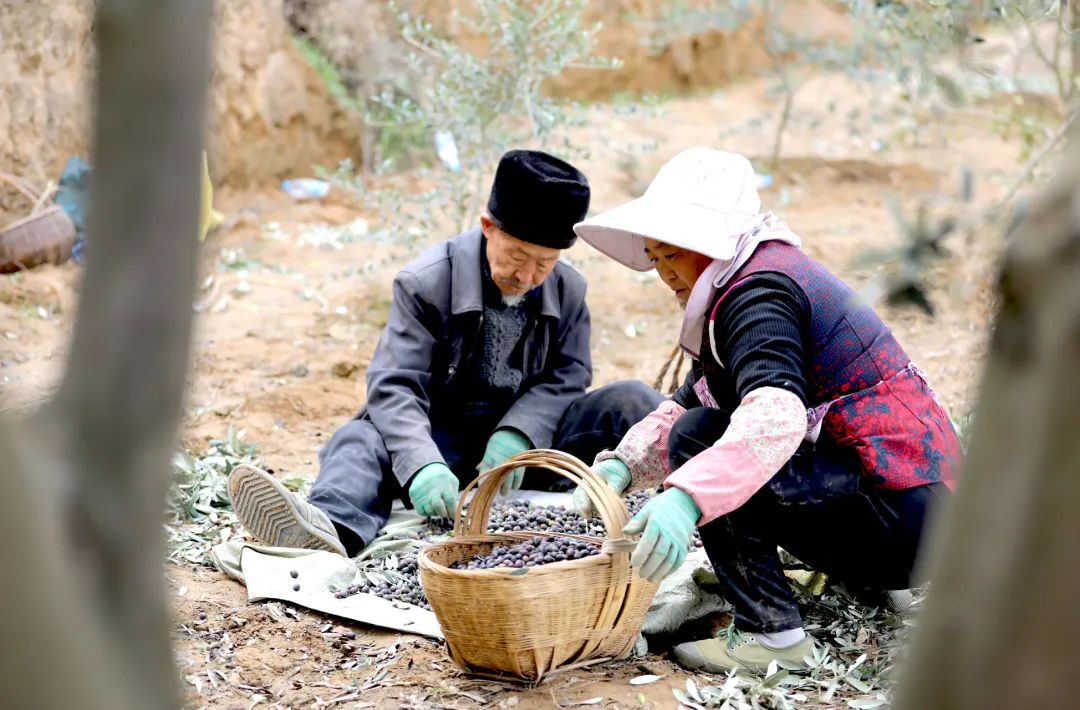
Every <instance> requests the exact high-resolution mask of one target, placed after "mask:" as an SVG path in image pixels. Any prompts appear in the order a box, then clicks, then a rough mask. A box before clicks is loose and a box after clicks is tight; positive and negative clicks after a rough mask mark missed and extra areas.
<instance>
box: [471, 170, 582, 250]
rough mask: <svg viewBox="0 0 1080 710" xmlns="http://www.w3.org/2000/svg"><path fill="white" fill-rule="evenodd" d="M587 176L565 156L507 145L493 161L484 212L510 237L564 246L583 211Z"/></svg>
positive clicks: (573, 237)
mask: <svg viewBox="0 0 1080 710" xmlns="http://www.w3.org/2000/svg"><path fill="white" fill-rule="evenodd" d="M589 195H590V193H589V181H588V180H586V179H585V176H584V175H583V174H582V173H581V171H580V170H578V169H577V168H575V167H574V166H573V165H571V164H570V163H567V162H566V161H563V160H559V159H558V158H556V157H555V156H552V155H548V154H547V153H543V152H541V151H538V150H511V151H507V153H506V155H504V156H503V157H502V159H501V160H500V161H499V167H498V169H496V171H495V182H494V183H493V184H492V185H491V198H490V199H489V200H488V214H490V215H491V218H492V219H493V220H495V222H497V223H498V225H499V226H500V227H501V228H502V229H503V230H504V231H505V232H506V233H507V234H509V235H510V236H512V237H516V238H518V239H521V240H523V241H526V242H531V243H533V244H539V245H540V246H545V247H551V248H552V249H567V248H569V247H570V246H572V245H573V244H574V242H575V241H576V240H577V235H576V234H574V225H575V224H577V223H578V222H580V221H581V220H583V219H585V215H586V213H587V212H588V211H589Z"/></svg>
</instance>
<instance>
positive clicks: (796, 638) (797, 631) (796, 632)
mask: <svg viewBox="0 0 1080 710" xmlns="http://www.w3.org/2000/svg"><path fill="white" fill-rule="evenodd" d="M754 638H756V639H757V640H758V641H760V642H761V645H762V646H765V647H766V648H771V649H773V650H780V649H782V648H790V647H791V646H794V645H795V644H797V643H798V642H800V641H802V640H803V639H804V638H806V632H805V631H803V627H801V626H799V627H797V628H794V629H788V630H787V631H773V632H772V633H771V634H762V633H755V634H754Z"/></svg>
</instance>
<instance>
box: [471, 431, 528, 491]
mask: <svg viewBox="0 0 1080 710" xmlns="http://www.w3.org/2000/svg"><path fill="white" fill-rule="evenodd" d="M531 448H532V442H531V441H529V439H528V438H527V437H526V436H525V435H524V434H522V433H521V432H519V431H515V430H513V429H499V430H498V431H496V432H495V433H494V434H492V435H491V438H490V439H488V443H487V449H485V450H484V458H483V459H481V460H480V465H479V466H477V467H476V470H477V471H479V472H480V473H483V472H484V471H487V470H490V469H493V468H495V467H496V466H498V465H499V464H501V463H502V462H503V461H506V459H508V458H510V457H511V456H517V455H518V454H520V453H524V452H526V451H528V450H529V449H531ZM523 478H525V469H524V468H515V469H514V470H513V471H511V472H510V475H509V476H507V477H506V478H504V479H503V482H502V485H501V486H499V493H502V494H503V495H504V496H507V495H510V494H511V493H512V492H513V491H516V490H517V489H518V488H521V480H522V479H523Z"/></svg>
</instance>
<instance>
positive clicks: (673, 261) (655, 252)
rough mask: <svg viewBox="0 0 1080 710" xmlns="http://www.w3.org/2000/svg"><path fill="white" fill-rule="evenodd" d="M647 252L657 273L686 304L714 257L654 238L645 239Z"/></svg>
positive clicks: (681, 301) (683, 303)
mask: <svg viewBox="0 0 1080 710" xmlns="http://www.w3.org/2000/svg"><path fill="white" fill-rule="evenodd" d="M645 254H646V255H648V257H649V259H650V260H651V261H652V263H653V265H654V266H656V273H658V274H659V275H660V278H661V280H663V282H664V283H665V284H667V286H668V288H670V289H671V290H672V291H674V292H675V297H676V298H678V299H679V303H681V304H682V305H684V306H685V305H686V301H687V300H688V299H689V298H690V292H691V291H692V290H693V289H694V284H696V283H697V280H698V277H700V276H701V275H702V274H703V273H705V269H707V268H709V264H711V263H712V259H711V258H710V257H707V256H705V255H704V254H698V253H697V252H696V251H690V250H689V249H681V248H679V247H673V246H671V245H670V244H665V243H663V242H658V241H656V240H654V239H646V240H645Z"/></svg>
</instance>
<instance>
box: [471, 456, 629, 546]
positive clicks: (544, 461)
mask: <svg viewBox="0 0 1080 710" xmlns="http://www.w3.org/2000/svg"><path fill="white" fill-rule="evenodd" d="M521 467H526V468H544V469H547V470H549V471H554V472H555V473H557V474H560V475H561V476H563V477H564V478H568V479H570V480H571V481H572V482H574V483H576V484H577V485H578V486H580V487H581V488H583V489H584V490H585V492H586V493H587V494H588V495H589V499H590V500H592V502H593V505H594V506H595V507H596V510H597V511H598V512H599V513H600V519H601V520H602V521H603V523H604V529H605V530H606V531H607V536H608V538H609V539H612V540H623V539H626V536H625V535H623V531H622V529H623V527H625V526H626V524H627V523H628V522H629V521H630V514H629V513H628V512H627V510H626V505H625V504H624V503H623V501H622V499H621V498H620V497H619V496H618V494H617V493H615V490H614V489H613V488H612V487H611V486H610V485H608V482H607V481H606V480H604V479H603V478H601V477H600V476H599V475H598V474H596V473H595V472H594V471H593V470H592V469H591V468H589V467H588V466H586V465H585V464H584V463H583V462H582V461H581V459H578V458H576V457H574V456H571V455H570V454H565V453H563V452H561V451H555V450H553V449H533V450H532V451H526V452H525V453H522V454H518V455H517V456H514V457H512V458H509V459H507V460H506V461H505V462H503V463H502V464H500V465H498V466H496V467H495V468H492V469H489V470H488V471H485V472H484V473H482V474H480V475H479V476H477V477H476V478H474V479H473V480H472V481H471V482H470V483H469V485H468V486H466V487H465V490H464V491H462V492H461V497H460V498H459V499H458V504H457V510H456V511H455V512H454V535H455V536H461V535H485V534H486V533H487V524H488V516H489V515H490V514H491V506H492V503H493V502H494V501H495V496H496V495H497V493H498V490H499V485H500V484H501V483H502V482H503V479H505V478H506V477H507V476H509V475H510V473H511V472H512V471H513V470H514V469H516V468H521ZM474 488H475V489H476V494H475V495H474V496H473V499H472V503H471V504H470V505H469V508H468V511H466V510H465V499H466V498H467V497H468V494H469V491H471V490H473V489H474Z"/></svg>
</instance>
